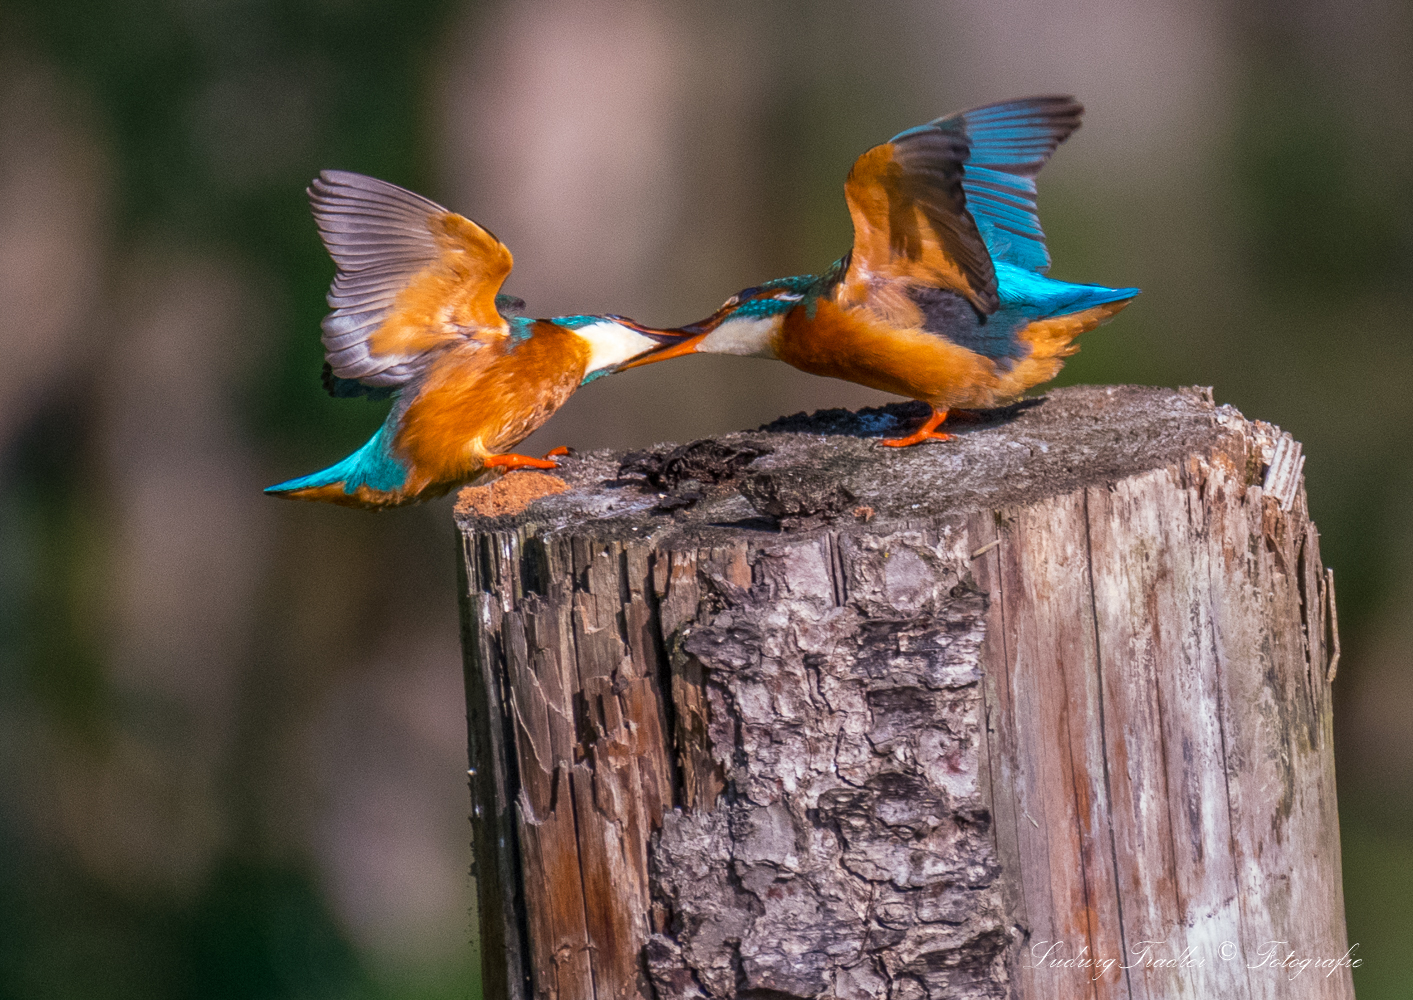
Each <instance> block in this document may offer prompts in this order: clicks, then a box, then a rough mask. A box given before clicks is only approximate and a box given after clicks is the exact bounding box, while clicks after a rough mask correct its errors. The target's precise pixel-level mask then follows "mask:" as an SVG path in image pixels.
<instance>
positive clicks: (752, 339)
mask: <svg viewBox="0 0 1413 1000" xmlns="http://www.w3.org/2000/svg"><path fill="white" fill-rule="evenodd" d="M783 322H784V316H783V315H777V316H754V317H741V318H739V319H737V318H735V317H732V318H730V319H727V320H725V321H724V322H722V324H721V325H720V326H718V327H717V328H716V329H715V330H713V331H711V333H709V334H707V335H706V336H705V337H703V338H702V341H701V343H700V344H698V345H697V351H698V353H701V354H735V355H738V356H740V357H743V358H773V357H775V348H773V347H772V346H771V343H770V341H771V338H772V336H773V335H774V334H775V333H776V331H778V330H779V329H780V325H781V323H783Z"/></svg>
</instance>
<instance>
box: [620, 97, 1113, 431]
mask: <svg viewBox="0 0 1413 1000" xmlns="http://www.w3.org/2000/svg"><path fill="white" fill-rule="evenodd" d="M1083 112H1084V108H1083V107H1082V106H1081V105H1080V104H1079V103H1078V102H1077V101H1076V100H1075V99H1074V98H1073V97H1057V96H1051V97H1031V98H1025V99H1022V100H1014V101H1005V102H1002V103H998V104H988V105H986V106H985V107H980V108H974V109H972V110H971V111H961V112H958V113H956V114H952V115H947V116H945V117H943V118H938V119H936V120H935V121H931V122H928V123H927V124H926V125H919V126H917V127H916V128H910V129H908V130H906V131H904V132H900V133H898V134H897V135H895V136H894V137H893V138H892V139H890V140H889V141H888V142H886V143H884V144H883V145H881V146H875V147H874V148H872V149H870V150H869V151H868V152H866V153H864V154H863V155H862V156H860V157H859V158H858V159H857V160H855V161H854V165H853V168H852V169H851V170H850V171H849V176H848V179H847V180H846V181H845V182H844V199H845V201H846V202H847V203H848V206H849V215H850V217H851V218H852V220H853V224H854V245H853V248H852V249H851V250H850V251H849V252H848V253H847V254H845V255H844V257H843V258H842V259H841V260H838V261H836V262H835V263H834V264H833V265H832V266H831V267H830V268H829V269H828V270H826V271H825V272H824V273H823V274H820V275H802V276H800V277H794V278H780V279H777V280H775V281H768V282H766V283H765V284H763V285H759V286H757V287H755V288H747V289H745V290H744V291H741V292H737V293H736V294H735V295H733V296H731V298H729V299H727V300H726V303H725V305H723V306H722V307H721V308H720V309H718V310H717V311H716V312H715V313H713V314H712V315H711V316H708V317H707V318H706V319H704V320H701V321H700V322H697V323H692V324H690V325H688V326H684V327H679V328H677V330H676V331H672V332H677V333H679V334H682V335H684V336H683V337H682V339H680V340H678V341H676V342H675V343H674V342H669V341H666V340H665V341H664V343H663V345H662V346H659V347H657V348H655V349H654V350H653V351H652V352H651V353H649V354H647V355H645V356H643V357H640V358H638V359H636V360H632V361H630V362H628V363H626V364H624V365H622V367H623V368H633V367H637V366H638V365H645V364H650V363H652V362H655V361H664V360H666V359H668V358H673V357H678V356H680V355H683V354H691V353H703V354H739V355H747V356H752V357H765V358H778V359H780V360H781V361H784V362H786V363H787V364H791V365H794V366H795V367H796V368H799V369H801V370H803V371H807V372H811V373H812V374H815V375H827V376H830V377H832V378H841V379H847V380H848V381H850V382H858V383H861V384H863V385H866V386H870V387H872V388H874V389H881V390H883V391H885V392H892V393H896V394H898V395H900V396H911V397H912V398H913V399H920V400H922V401H923V402H925V403H928V404H930V405H931V407H932V413H931V415H930V416H929V417H928V419H927V420H926V422H924V423H923V425H922V426H921V427H919V428H918V429H917V430H916V431H915V432H913V433H912V434H909V435H908V436H907V437H902V438H894V439H887V440H884V441H883V442H882V443H883V444H885V445H889V446H891V447H895V448H897V447H904V446H907V445H913V444H918V443H919V442H922V441H927V440H936V441H945V440H947V439H948V438H950V437H951V435H950V434H946V433H943V432H942V431H939V430H938V427H939V426H941V424H942V423H943V421H945V420H946V419H947V413H948V411H949V410H951V409H953V408H972V407H991V406H997V405H1000V404H1002V403H1005V402H1008V401H1010V400H1012V399H1014V398H1016V397H1017V396H1019V395H1021V393H1023V392H1025V391H1026V390H1027V389H1029V388H1030V387H1031V386H1034V385H1038V384H1039V383H1041V382H1045V381H1048V380H1049V379H1051V378H1054V377H1055V375H1056V374H1058V373H1059V370H1060V368H1061V366H1062V365H1063V364H1064V361H1063V359H1064V358H1065V357H1067V356H1068V355H1070V354H1073V353H1074V352H1075V351H1077V350H1079V345H1077V344H1075V343H1073V341H1074V339H1075V338H1076V337H1077V336H1079V335H1080V334H1081V333H1084V332H1086V331H1088V330H1092V329H1094V328H1095V327H1096V326H1098V325H1099V324H1100V323H1103V322H1104V321H1105V320H1107V319H1109V318H1110V317H1112V316H1113V315H1114V314H1115V313H1117V312H1118V311H1119V310H1120V309H1122V308H1123V307H1124V306H1126V305H1128V303H1129V302H1131V301H1132V300H1133V298H1134V296H1136V295H1137V294H1138V289H1137V288H1105V287H1103V286H1102V285H1076V284H1070V283H1069V282H1064V281H1055V280H1052V279H1050V278H1047V277H1045V276H1044V272H1045V271H1046V270H1047V269H1048V268H1049V266H1050V254H1049V252H1048V251H1047V250H1046V248H1045V234H1044V232H1043V231H1042V230H1041V228H1040V220H1039V218H1038V216H1037V212H1036V202H1035V177H1036V175H1037V174H1038V173H1039V172H1040V168H1041V167H1043V166H1044V165H1045V161H1046V160H1048V159H1049V158H1050V154H1051V153H1053V152H1054V151H1055V148H1056V147H1057V146H1058V145H1059V144H1060V143H1062V142H1064V141H1065V139H1066V138H1068V137H1069V135H1070V133H1072V132H1073V131H1074V130H1075V129H1077V128H1079V120H1080V116H1081V115H1082V114H1083ZM644 332H647V331H646V329H644ZM652 332H654V333H657V334H659V335H662V334H663V333H665V332H667V331H652Z"/></svg>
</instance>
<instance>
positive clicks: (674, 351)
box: [614, 333, 706, 372]
mask: <svg viewBox="0 0 1413 1000" xmlns="http://www.w3.org/2000/svg"><path fill="white" fill-rule="evenodd" d="M705 338H706V334H705V333H698V334H695V335H693V336H689V337H683V338H682V339H680V340H677V341H675V342H674V343H670V344H664V345H663V346H662V347H655V348H653V349H652V350H651V351H649V352H648V353H646V354H641V355H639V356H638V357H636V358H634V359H633V360H632V361H625V362H624V363H623V364H621V365H619V366H618V367H617V368H616V369H614V370H615V371H620V372H621V371H627V370H628V369H629V368H637V367H639V366H640V365H650V364H652V363H653V362H654V361H666V360H667V359H668V358H680V357H681V356H682V355H684V354H695V353H697V345H698V344H700V343H701V342H702V341H703V340H704V339H705Z"/></svg>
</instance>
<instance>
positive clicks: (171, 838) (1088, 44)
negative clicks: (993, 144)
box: [0, 0, 1413, 1000]
mask: <svg viewBox="0 0 1413 1000" xmlns="http://www.w3.org/2000/svg"><path fill="white" fill-rule="evenodd" d="M1046 91H1062V92H1063V91H1068V92H1073V93H1075V94H1077V95H1078V96H1079V97H1080V98H1081V99H1082V100H1083V101H1084V102H1085V104H1086V105H1087V106H1088V114H1087V117H1086V124H1085V126H1084V128H1083V129H1082V130H1081V131H1080V132H1079V133H1078V134H1077V135H1076V136H1075V138H1074V139H1073V140H1071V142H1070V143H1069V144H1068V145H1066V146H1064V147H1063V148H1062V149H1061V150H1060V152H1059V154H1058V155H1057V157H1056V159H1055V161H1054V163H1053V164H1052V165H1051V166H1050V167H1049V168H1047V170H1046V172H1045V174H1044V175H1043V178H1042V186H1041V192H1042V197H1041V205H1042V217H1043V219H1044V221H1045V224H1046V229H1047V231H1048V232H1049V235H1050V238H1051V247H1052V250H1053V251H1054V255H1055V259H1056V262H1057V263H1056V267H1055V269H1054V272H1053V273H1054V274H1055V275H1056V276H1058V277H1062V278H1068V279H1071V280H1092V281H1098V282H1103V283H1105V284H1110V285H1127V284H1132V285H1139V286H1141V287H1142V288H1143V289H1144V295H1143V297H1142V298H1141V299H1139V300H1138V302H1137V303H1136V304H1135V305H1134V306H1133V307H1132V308H1130V309H1129V310H1128V311H1127V312H1125V313H1124V314H1123V316H1122V317H1120V318H1119V319H1118V320H1117V321H1115V322H1114V323H1113V324H1112V325H1110V326H1108V327H1105V328H1103V329H1102V330H1100V331H1097V332H1095V333H1092V334H1090V335H1088V336H1087V337H1086V338H1085V341H1084V352H1083V353H1082V354H1080V355H1079V356H1078V357H1076V358H1074V359H1073V360H1072V361H1071V362H1070V364H1069V367H1068V368H1067V369H1066V371H1065V373H1064V379H1063V381H1065V382H1143V383H1158V384H1164V385H1176V384H1187V383H1197V384H1203V385H1213V386H1215V388H1216V395H1217V399H1218V400H1219V401H1220V402H1230V403H1234V404H1236V405H1237V406H1239V407H1240V408H1241V409H1242V410H1243V411H1244V412H1245V413H1246V414H1248V415H1250V416H1256V417H1261V418H1264V419H1268V420H1271V421H1274V422H1277V423H1279V424H1281V425H1282V426H1283V427H1285V428H1286V429H1289V430H1290V431H1292V432H1293V433H1294V434H1295V435H1296V436H1297V437H1299V438H1300V439H1302V440H1303V441H1304V442H1305V445H1306V449H1307V453H1308V455H1309V461H1308V464H1307V466H1306V475H1307V479H1308V486H1309V490H1310V497H1311V507H1312V508H1313V511H1314V515H1315V518H1316V519H1317V522H1318V523H1319V525H1320V528H1321V530H1322V531H1323V533H1324V539H1323V546H1324V557H1325V560H1326V562H1327V563H1329V564H1332V565H1333V566H1335V567H1336V568H1337V571H1338V580H1339V595H1340V607H1339V610H1340V620H1341V624H1342V627H1343V638H1344V660H1343V666H1342V668H1341V673H1340V677H1339V680H1338V683H1337V688H1336V692H1337V697H1338V720H1337V737H1338V741H1339V742H1338V759H1339V781H1340V806H1341V813H1342V816H1343V837H1344V861H1345V873H1346V892H1347V900H1348V916H1349V927H1350V935H1351V941H1357V942H1359V944H1360V949H1359V951H1358V953H1357V954H1358V955H1360V956H1362V957H1363V958H1364V959H1365V960H1366V964H1365V966H1364V967H1363V968H1362V969H1360V970H1357V971H1356V974H1355V983H1356V986H1357V988H1358V991H1359V995H1360V996H1361V998H1363V1000H1380V998H1390V997H1398V996H1413V985H1410V984H1413V961H1410V960H1413V833H1411V832H1410V821H1411V820H1413V730H1410V718H1411V717H1413V670H1410V667H1413V612H1410V610H1409V609H1410V607H1413V518H1410V517H1409V514H1410V512H1411V511H1413V505H1410V502H1409V497H1410V495H1413V463H1411V462H1410V459H1413V332H1410V321H1409V317H1410V315H1413V110H1411V109H1413V100H1410V98H1413V9H1411V8H1410V6H1409V5H1408V4H1406V3H1397V2H1393V0H1364V2H1356V3H1353V4H1335V3H1333V2H1328V0H1325V2H1322V0H1297V2H1293V3H1292V2H1286V0H1282V2H1276V0H1198V2H1195V3H1187V4H1176V3H1169V2H1164V3H1158V2H1144V0H1138V2H1135V0H1076V2H1073V3H1067V4H1058V5H1057V4H1050V3H1043V2H1040V0H985V2H983V0H966V2H962V3H939V2H929V3H924V2H920V0H900V2H895V3H889V4H876V3H874V4H861V3H860V4H854V3H843V2H815V3H800V2H786V0H781V2H776V3H766V2H753V3H750V2H733V0H706V2H700V3H696V4H691V5H688V4H655V3H647V2H634V0H621V2H620V0H593V2H588V0H544V2H498V3H497V2H483V3H466V2H460V3H456V2H450V0H403V2H401V3H397V4H389V3H384V2H379V0H299V2H295V0H146V2H141V0H130V2H127V3H111V2H110V3H103V2H100V0H65V2H63V3H55V2H53V0H0V358H3V359H4V362H5V366H6V371H7V373H8V375H9V378H8V380H7V381H8V385H7V390H6V392H5V393H4V394H3V395H0V857H3V858H4V859H5V860H4V863H3V864H0V998H6V1000H8V998H11V997H13V998H25V1000H34V998H69V997H75V998H77V997H84V998H108V997H114V998H118V997H123V998H126V997H133V998H139V997H140V998H188V997H190V998H198V997H199V998H202V1000H213V998H214V1000H219V998H226V997H229V998H285V997H289V998H293V997H300V998H312V997H319V998H323V997H328V998H344V997H359V998H362V997H369V998H372V997H377V998H399V1000H401V998H408V1000H410V998H436V997H453V996H465V995H467V994H468V993H472V992H473V991H474V990H475V989H476V986H475V982H474V973H473V972H472V963H471V961H470V947H469V944H468V942H469V941H470V939H471V938H472V936H473V934H474V930H473V924H472V917H471V914H470V907H471V900H472V894H471V888H470V885H469V880H468V877H467V867H468V864H469V850H468V847H467V843H466V841H467V824H466V822H465V812H466V805H467V803H466V792H465V781H464V771H465V766H466V761H465V737H464V715H463V705H462V691H461V675H460V664H459V651H458V645H457V641H458V632H457V624H456V602H455V590H454V587H455V580H454V564H453V548H452V534H451V527H450V511H449V509H448V505H447V503H446V502H445V501H444V502H442V503H438V504H434V505H431V506H430V507H428V508H423V509H415V510H409V511H400V512H394V513H392V514H387V515H383V516H372V515H369V514H365V513H362V512H355V511H345V510H341V509H334V508H329V507H321V506H315V505H299V504H290V503H282V502H279V501H276V500H273V499H270V498H267V497H265V496H262V495H261V493H260V489H261V488H262V487H263V486H265V485H267V484H269V483H272V482H275V481H277V480H280V479H283V478H286V477H288V476H291V475H295V474H300V473H304V472H309V471H312V470H314V469H316V468H321V467H323V466H325V465H327V464H330V463H331V462H332V461H334V460H336V459H338V458H341V457H342V456H343V455H345V454H347V453H348V452H349V451H350V450H352V449H353V448H354V447H356V446H357V445H358V444H360V443H361V442H362V441H363V440H364V439H365V438H366V436H367V435H368V433H369V432H370V431H371V430H372V429H373V427H375V426H376V424H377V423H378V422H379V421H380V420H381V416H382V412H383V407H381V406H379V405H377V404H371V403H366V402H363V401H335V400H332V399H330V398H328V397H327V396H326V395H324V393H323V392H322V390H321V389H320V387H319V378H318V376H319V367H320V348H319V345H318V321H319V318H320V316H321V314H322V313H323V311H324V303H323V294H324V291H325V288H326V286H327V283H328V281H329V279H330V277H331V276H332V273H333V268H332V265H331V264H330V263H329V261H328V259H327V258H326V256H325V255H324V252H323V250H322V248H321V247H320V245H319V242H318V239H317V236H316V233H315V229H314V225H313V223H312V221H311V220H310V218H309V214H308V210H307V206H306V204H305V199H304V194H303V189H304V186H305V184H306V183H307V182H308V181H309V179H310V178H311V177H312V176H313V175H314V173H315V172H316V171H318V170H319V169H320V168H323V167H342V168H346V169H353V170H360V171H364V172H367V173H372V174H376V175H378V176H381V177H385V178H387V179H389V180H393V181H396V182H398V183H402V184H405V185H407V186H410V187H412V188H414V189H416V190H419V191H421V192H424V193H426V194H427V195H429V196H432V197H434V198H437V199H438V200H440V201H442V202H443V203H445V204H446V205H448V206H449V207H451V208H453V209H455V210H458V211H461V212H463V213H465V214H467V215H470V216H472V217H474V218H476V219H477V220H479V221H480V222H482V223H484V224H485V225H487V226H489V227H490V228H491V229H493V230H494V231H495V232H496V233H497V234H498V235H499V236H500V237H501V239H502V240H504V241H505V242H506V244H507V245H508V246H509V247H510V248H511V249H512V251H513V252H514V253H515V255H516V258H517V261H518V264H517V268H516V270H515V273H514V274H513V275H512V276H511V279H510V281H509V283H508V285H507V291H510V292H514V293H516V294H519V295H522V296H523V297H525V298H526V299H527V300H528V301H529V304H530V310H531V312H532V313H534V314H535V315H540V316H544V315H551V314H555V313H567V312H600V311H614V312H622V313H627V314H629V315H632V316H635V317H637V318H639V319H641V320H644V321H648V322H657V323H674V322H684V321H687V320H689V319H695V318H697V317H698V316H700V315H704V314H705V313H707V312H709V311H710V310H711V309H713V308H714V307H715V306H716V305H718V304H719V303H720V302H721V300H722V299H724V298H725V297H726V296H727V295H729V294H730V293H732V292H734V291H735V290H736V289H738V288H739V287H742V286H745V285H748V284H753V283H756V282H758V281H760V280H762V279H765V278H772V277H778V276H781V275H786V274H795V273H801V272H808V271H814V270H817V269H819V268H821V267H823V266H825V265H827V264H828V263H829V262H830V261H831V260H833V259H834V258H835V257H837V256H839V255H840V254H841V253H842V252H843V251H844V250H845V249H846V248H847V247H848V245H849V240H850V230H849V223H848V216H847V214H846V212H845V209H844V204H843V198H842V182H843V178H844V175H845V173H846V171H847V169H848V167H849V164H850V163H851V162H852V160H853V158H854V157H855V156H856V155H858V154H859V153H860V152H862V151H863V150H864V149H866V148H867V147H869V146H870V145H873V144H875V143H877V142H880V141H883V140H884V139H886V138H887V137H888V136H890V135H892V134H893V133H894V132H896V131H898V130H900V129H902V128H905V127H907V126H910V125H914V124H917V123H919V122H921V121H924V120H927V119H929V118H931V117H934V116H936V115H938V114H942V113H944V112H947V111H950V110H954V109H957V108H960V107H965V106H969V105H972V104H976V103H982V102H986V101H991V100H997V99H1001V98H1006V97H1014V96H1021V95H1026V94H1030V93H1035V92H1046ZM879 398H880V397H878V396H877V395H876V394H874V393H870V392H868V391H866V390H863V389H861V388H859V387H856V386H851V385H847V384H844V383H837V382H828V381H823V380H815V379H811V378H810V377H808V376H806V375H803V374H801V373H798V372H795V371H794V370H792V369H789V368H787V367H785V366H784V365H780V364H768V363H765V362H758V361H750V360H745V359H733V358H696V359H689V360H687V361H683V362H678V363H674V364H671V365H663V366H660V367H657V368H649V369H645V370H642V371H635V372H631V373H628V374H626V375H623V376H620V377H615V378H611V379H605V380H603V381H599V382H596V383H594V384H593V385H591V386H590V387H588V388H587V389H586V390H585V391H584V392H583V393H581V394H579V395H578V396H576V397H575V398H574V399H573V400H572V401H571V403H570V404H569V405H568V406H567V407H566V408H565V410H564V411H562V412H561V413H560V414H559V415H558V416H556V417H555V418H554V420H552V421H551V422H550V423H549V425H548V426H547V427H545V428H544V429H543V430H542V431H540V432H539V433H538V434H537V435H536V436H535V438H533V439H532V440H531V441H530V442H529V443H528V444H527V445H526V450H528V451H532V452H533V451H534V450H535V449H536V448H539V449H541V450H543V449H545V448H548V447H550V446H553V445H557V444H571V445H576V446H579V447H595V446H609V445H613V446H617V447H625V446H640V445H643V444H646V443H649V442H652V441H655V440H663V439H677V440H688V439H691V438H695V437H700V436H703V435H706V434H710V433H712V432H717V431H724V430H728V429H735V428H738V427H743V426H752V425H755V424H758V423H760V422H762V421H765V420H768V419H770V418H773V417H775V416H777V415H779V414H782V413H789V412H794V411H797V410H801V409H808V408H815V407H823V406H838V405H849V406H855V405H859V404H863V403H871V402H875V401H877V400H878V399H879Z"/></svg>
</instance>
